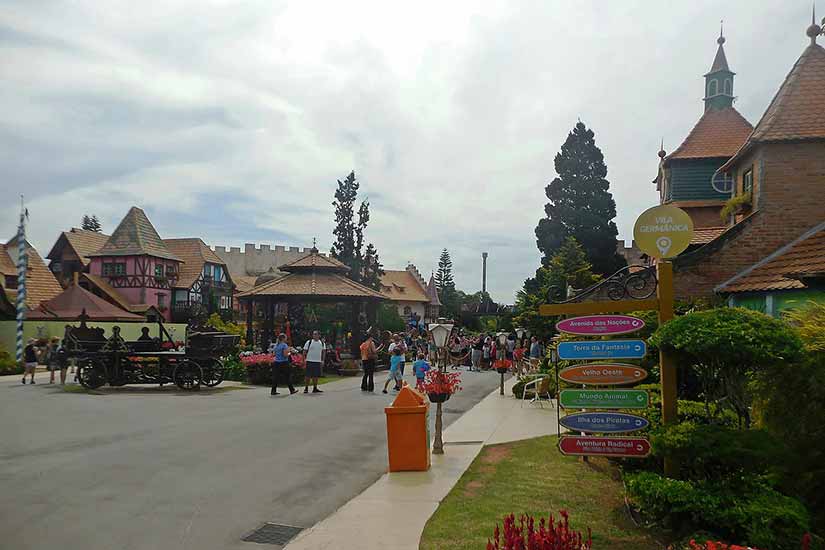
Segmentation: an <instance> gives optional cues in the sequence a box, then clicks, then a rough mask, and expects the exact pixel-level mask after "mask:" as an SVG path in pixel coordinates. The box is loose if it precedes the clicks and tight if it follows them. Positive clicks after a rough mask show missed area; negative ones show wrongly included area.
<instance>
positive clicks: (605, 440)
mask: <svg viewBox="0 0 825 550" xmlns="http://www.w3.org/2000/svg"><path fill="white" fill-rule="evenodd" d="M559 450H560V451H561V453H562V454H564V455H573V456H614V457H628V458H631V457H632V458H642V457H645V456H647V455H649V454H650V442H648V440H647V439H642V438H635V437H590V436H586V435H573V436H563V437H562V438H561V439H560V440H559Z"/></svg>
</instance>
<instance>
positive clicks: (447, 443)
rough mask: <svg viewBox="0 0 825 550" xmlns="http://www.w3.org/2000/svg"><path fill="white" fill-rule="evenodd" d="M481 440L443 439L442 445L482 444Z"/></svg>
mask: <svg viewBox="0 0 825 550" xmlns="http://www.w3.org/2000/svg"><path fill="white" fill-rule="evenodd" d="M483 443H484V442H483V441H445V442H444V445H482V444H483Z"/></svg>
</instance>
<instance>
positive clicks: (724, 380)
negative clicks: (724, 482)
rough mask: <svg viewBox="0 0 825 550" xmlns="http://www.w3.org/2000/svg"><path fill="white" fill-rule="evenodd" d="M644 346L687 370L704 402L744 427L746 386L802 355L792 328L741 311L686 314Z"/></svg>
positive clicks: (747, 406)
mask: <svg viewBox="0 0 825 550" xmlns="http://www.w3.org/2000/svg"><path fill="white" fill-rule="evenodd" d="M650 341H651V343H652V344H653V345H655V346H657V347H658V348H659V349H660V350H664V351H667V352H670V353H673V354H674V355H675V356H676V357H677V359H678V360H680V361H681V362H683V363H685V364H687V365H690V366H691V367H692V369H693V370H694V371H695V373H696V374H697V375H698V377H699V379H700V381H701V386H702V397H703V399H704V401H705V402H706V403H717V404H720V405H722V406H724V407H730V408H731V409H732V410H733V411H734V412H735V413H736V415H737V417H738V418H739V419H740V421H742V422H744V425H745V427H749V426H750V420H751V419H750V409H751V397H752V396H751V394H750V392H749V391H748V384H749V383H750V382H751V381H752V380H753V379H754V378H755V377H756V376H757V375H759V374H760V373H761V372H762V371H764V370H766V369H768V368H770V367H772V366H774V365H777V364H782V363H787V362H790V363H793V362H796V361H798V360H799V359H800V358H801V357H802V355H803V345H802V340H801V339H800V337H799V334H798V333H797V331H796V330H795V329H793V328H792V327H790V326H789V325H788V324H786V323H784V322H782V321H780V320H777V319H774V318H773V317H770V316H768V315H765V314H762V313H758V312H755V311H750V310H747V309H742V308H719V309H711V310H706V311H698V312H694V313H688V314H686V315H683V316H681V317H678V318H676V319H674V320H672V321H670V322H668V323H666V324H665V325H663V326H661V327H659V329H658V330H656V332H655V333H654V334H653V336H652V337H651V339H650Z"/></svg>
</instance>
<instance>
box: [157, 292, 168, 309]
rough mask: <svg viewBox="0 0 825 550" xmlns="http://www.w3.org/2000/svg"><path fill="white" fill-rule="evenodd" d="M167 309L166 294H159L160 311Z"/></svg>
mask: <svg viewBox="0 0 825 550" xmlns="http://www.w3.org/2000/svg"><path fill="white" fill-rule="evenodd" d="M165 307H166V294H158V309H161V310H162V309H164V308H165Z"/></svg>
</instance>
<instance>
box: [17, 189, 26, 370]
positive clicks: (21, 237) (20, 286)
mask: <svg viewBox="0 0 825 550" xmlns="http://www.w3.org/2000/svg"><path fill="white" fill-rule="evenodd" d="M28 217H29V212H28V210H26V207H25V205H24V204H23V195H20V225H19V226H18V227H17V353H16V355H15V357H16V359H17V363H18V364H19V365H22V364H23V321H25V319H26V269H27V267H28V263H29V262H28V256H27V254H26V219H27V218H28Z"/></svg>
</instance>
